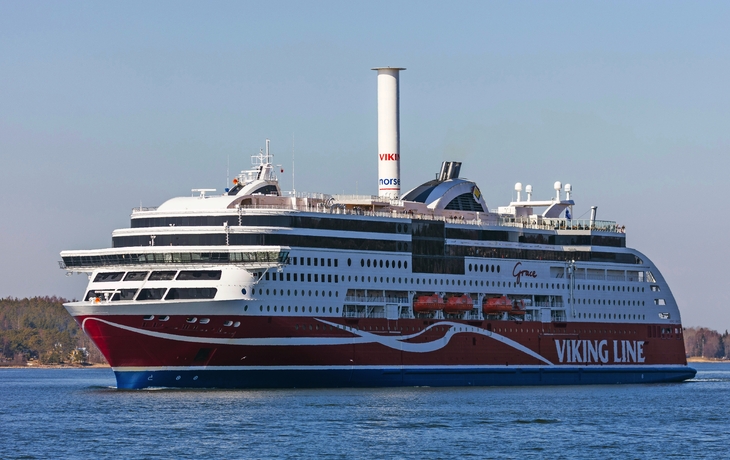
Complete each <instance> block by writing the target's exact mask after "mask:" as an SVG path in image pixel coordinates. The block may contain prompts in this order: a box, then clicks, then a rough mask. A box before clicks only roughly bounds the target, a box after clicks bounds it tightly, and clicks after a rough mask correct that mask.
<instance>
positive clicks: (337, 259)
mask: <svg viewBox="0 0 730 460" xmlns="http://www.w3.org/2000/svg"><path fill="white" fill-rule="evenodd" d="M338 260H339V259H335V267H337V261H338Z"/></svg>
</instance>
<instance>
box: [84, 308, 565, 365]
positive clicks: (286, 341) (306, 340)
mask: <svg viewBox="0 0 730 460" xmlns="http://www.w3.org/2000/svg"><path fill="white" fill-rule="evenodd" d="M315 319H317V321H319V322H321V323H324V324H327V325H330V326H332V327H335V328H337V329H340V330H343V331H346V332H350V333H351V334H354V335H355V337H347V338H343V337H266V338H215V337H189V336H184V335H177V334H169V333H166V332H156V331H149V330H145V329H139V328H136V327H131V326H126V325H124V324H118V323H113V322H111V321H108V320H105V319H101V318H94V317H88V318H84V320H83V322H82V323H81V329H82V330H84V331H86V322H87V321H98V322H101V323H104V324H107V325H109V326H112V327H116V328H119V329H122V330H125V331H129V332H134V333H135V334H141V335H146V336H148V337H154V338H158V339H165V340H173V341H176V342H188V343H200V344H211V345H245V346H259V347H267V346H274V347H277V346H327V345H356V344H370V343H378V344H380V345H383V346H385V347H388V348H391V349H394V350H399V351H405V352H409V353H429V352H432V351H436V350H440V349H442V348H444V347H445V346H446V345H447V344H448V343H449V341H450V340H451V338H452V337H453V336H455V335H456V334H460V333H462V332H471V333H472V334H479V335H482V336H485V337H489V338H491V339H494V340H496V341H498V342H501V343H503V344H505V345H507V346H510V347H512V348H514V349H515V350H518V351H521V352H522V353H525V354H526V355H529V356H532V357H533V358H535V359H537V360H540V361H542V362H544V363H545V364H547V365H550V366H553V365H554V364H553V363H552V362H550V361H548V360H547V359H545V358H544V357H542V356H541V355H539V354H538V353H535V352H534V351H532V350H530V349H529V348H527V347H525V346H524V345H522V344H520V343H519V342H516V341H514V340H512V339H510V338H507V337H505V336H503V335H500V334H495V333H494V332H492V331H488V330H486V329H482V328H479V327H475V326H464V325H463V324H459V323H454V322H450V321H442V322H439V323H438V324H436V325H430V326H428V327H426V328H425V329H424V330H423V331H419V332H418V333H416V334H410V335H401V336H398V337H393V336H382V335H378V334H373V333H370V332H366V331H361V330H358V329H352V328H349V327H347V326H343V325H340V324H337V323H332V322H330V321H325V320H323V319H319V318H315ZM437 326H450V327H449V329H448V330H447V331H446V334H445V335H444V336H443V337H441V338H438V339H436V340H432V341H430V342H423V343H412V342H406V340H410V339H413V338H416V337H418V336H420V335H422V334H425V333H426V332H428V331H429V330H431V329H432V328H434V327H437ZM462 327H464V328H466V329H467V330H466V331H458V330H456V328H462Z"/></svg>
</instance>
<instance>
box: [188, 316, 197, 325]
mask: <svg viewBox="0 0 730 460" xmlns="http://www.w3.org/2000/svg"><path fill="white" fill-rule="evenodd" d="M197 320H198V318H196V317H195V316H188V317H187V318H186V319H185V321H186V322H188V323H190V324H192V323H194V322H196V321H197Z"/></svg>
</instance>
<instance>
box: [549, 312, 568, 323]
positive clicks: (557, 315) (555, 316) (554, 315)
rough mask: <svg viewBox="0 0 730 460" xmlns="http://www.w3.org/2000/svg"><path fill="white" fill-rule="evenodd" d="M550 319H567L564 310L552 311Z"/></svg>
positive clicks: (560, 320)
mask: <svg viewBox="0 0 730 460" xmlns="http://www.w3.org/2000/svg"><path fill="white" fill-rule="evenodd" d="M550 319H551V320H553V321H558V322H563V321H567V316H566V314H565V311H553V312H552V314H551V315H550Z"/></svg>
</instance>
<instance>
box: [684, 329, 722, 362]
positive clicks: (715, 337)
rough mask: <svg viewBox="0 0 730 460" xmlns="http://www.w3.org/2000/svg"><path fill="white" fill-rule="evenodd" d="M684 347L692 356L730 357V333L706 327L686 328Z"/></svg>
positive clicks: (689, 355) (688, 354)
mask: <svg viewBox="0 0 730 460" xmlns="http://www.w3.org/2000/svg"><path fill="white" fill-rule="evenodd" d="M684 349H685V351H686V352H687V356H688V357H690V358H695V357H702V358H712V359H730V334H728V332H727V331H725V333H724V334H720V333H719V332H717V331H713V330H712V329H707V328H705V327H688V328H685V329H684Z"/></svg>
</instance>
